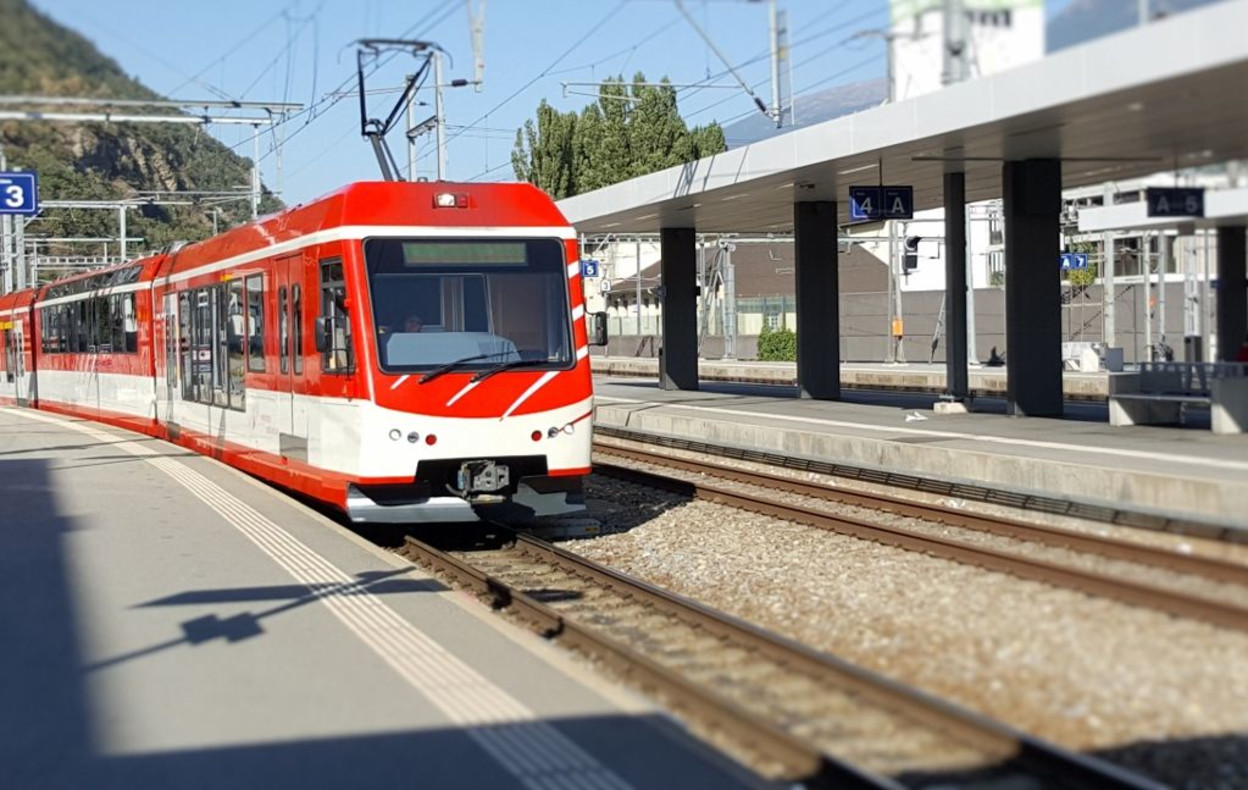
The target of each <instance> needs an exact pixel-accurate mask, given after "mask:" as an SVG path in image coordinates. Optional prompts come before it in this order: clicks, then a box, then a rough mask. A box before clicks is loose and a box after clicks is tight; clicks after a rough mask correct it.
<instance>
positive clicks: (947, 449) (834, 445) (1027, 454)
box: [594, 376, 1248, 541]
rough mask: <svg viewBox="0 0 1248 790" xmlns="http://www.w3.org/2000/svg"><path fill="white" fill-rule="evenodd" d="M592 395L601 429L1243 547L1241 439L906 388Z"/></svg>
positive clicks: (1247, 517)
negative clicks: (810, 462)
mask: <svg viewBox="0 0 1248 790" xmlns="http://www.w3.org/2000/svg"><path fill="white" fill-rule="evenodd" d="M594 392H595V417H594V419H595V423H594V425H595V429H596V430H599V431H601V432H603V433H604V434H607V435H610V434H611V432H612V431H615V432H616V433H617V434H619V433H627V432H629V431H635V432H640V433H642V434H654V435H658V436H662V437H668V438H671V439H676V440H683V441H691V442H703V443H706V444H710V445H719V446H725V447H729V448H737V449H745V450H748V451H759V452H770V453H775V454H778V455H785V456H795V457H800V458H804V459H815V460H816V461H820V462H831V463H836V464H843V465H846V466H852V467H855V468H858V469H864V470H867V472H868V473H869V474H868V475H867V477H866V478H864V479H872V478H874V479H879V478H881V477H883V476H884V475H885V474H898V475H913V476H920V477H922V478H926V479H927V480H931V481H944V483H945V484H947V485H946V489H947V490H953V489H954V488H956V487H959V486H960V487H964V488H967V489H970V488H973V487H981V488H982V487H988V488H990V489H994V490H995V489H1000V490H1002V491H1005V492H1011V493H1012V494H1015V495H1017V496H1014V497H1013V498H1014V499H1017V500H1020V501H1021V500H1023V499H1025V498H1029V497H1034V498H1040V499H1044V500H1062V501H1075V502H1077V503H1081V504H1083V505H1086V507H1084V508H1083V510H1084V511H1085V512H1092V511H1094V510H1099V511H1104V512H1106V513H1108V514H1110V517H1109V518H1106V520H1111V518H1113V519H1117V518H1118V514H1122V513H1124V512H1128V511H1129V512H1130V513H1136V514H1145V515H1147V516H1150V519H1149V520H1150V521H1155V522H1156V523H1157V524H1160V525H1166V526H1163V528H1168V526H1169V525H1179V528H1180V531H1182V529H1188V530H1189V531H1193V532H1202V533H1203V534H1209V533H1217V535H1218V536H1220V537H1224V538H1227V539H1232V540H1240V541H1248V436H1244V435H1215V434H1213V433H1211V432H1210V431H1208V430H1198V429H1194V428H1163V427H1150V426H1135V427H1129V428H1122V427H1120V428H1115V427H1111V426H1109V425H1108V424H1107V423H1106V422H1105V416H1104V414H1105V409H1106V407H1105V406H1104V405H1101V404H1092V403H1082V404H1081V403H1067V406H1066V411H1067V415H1068V417H1070V419H1044V418H1038V417H1024V418H1015V417H1008V416H1006V415H1005V413H1004V408H1005V404H1004V401H1003V400H1001V399H995V400H994V399H991V398H989V399H982V400H981V399H977V400H976V401H975V407H976V408H975V411H974V412H972V413H969V414H936V413H935V412H934V411H933V409H932V407H933V404H934V403H935V402H936V401H937V400H938V398H936V397H934V396H931V395H922V394H916V393H902V392H869V391H853V390H847V391H844V392H843V396H842V400H840V401H815V400H802V399H799V398H798V397H797V392H796V389H795V388H793V387H791V386H762V385H757V384H748V385H747V384H729V383H713V382H705V383H703V385H702V387H701V389H700V390H699V391H679V390H662V389H659V387H658V383H657V381H656V380H655V379H644V378H631V377H629V378H621V377H608V376H596V377H595V381H594ZM928 490H932V491H936V490H940V489H938V488H934V487H932V488H929V489H928ZM1008 499H1009V498H1003V500H1002V501H1008ZM1072 512H1077V511H1072ZM1206 527H1207V528H1208V529H1205V528H1206Z"/></svg>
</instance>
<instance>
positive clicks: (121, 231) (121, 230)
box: [117, 206, 127, 261]
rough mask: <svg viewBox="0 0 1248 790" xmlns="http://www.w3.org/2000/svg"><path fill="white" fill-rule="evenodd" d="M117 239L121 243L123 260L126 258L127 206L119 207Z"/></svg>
mask: <svg viewBox="0 0 1248 790" xmlns="http://www.w3.org/2000/svg"><path fill="white" fill-rule="evenodd" d="M117 229H118V230H117V239H118V241H119V242H120V243H121V260H122V261H125V260H126V254H127V253H126V207H125V206H118V207H117Z"/></svg>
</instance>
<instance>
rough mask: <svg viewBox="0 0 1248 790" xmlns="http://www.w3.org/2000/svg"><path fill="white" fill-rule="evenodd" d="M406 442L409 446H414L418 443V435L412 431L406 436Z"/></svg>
mask: <svg viewBox="0 0 1248 790" xmlns="http://www.w3.org/2000/svg"><path fill="white" fill-rule="evenodd" d="M407 441H408V442H409V443H410V444H416V442H419V441H420V434H418V433H416V432H415V431H412V432H411V433H409V434H408V435H407Z"/></svg>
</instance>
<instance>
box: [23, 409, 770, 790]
mask: <svg viewBox="0 0 1248 790" xmlns="http://www.w3.org/2000/svg"><path fill="white" fill-rule="evenodd" d="M0 502H3V507H0V634H3V640H2V643H0V785H2V786H4V787H13V788H28V787H39V788H84V787H90V788H128V789H133V788H148V787H151V788H184V787H214V788H216V787H273V788H285V787H292V788H294V787H298V788H319V787H333V788H343V787H438V788H442V787H452V788H454V787H464V788H468V787H472V788H481V787H490V788H495V787H500V788H505V787H526V788H533V789H536V788H570V787H578V788H579V787H587V788H602V789H603V790H606V789H608V788H625V787H630V786H631V787H638V788H641V787H647V788H649V787H671V788H689V787H716V788H718V787H748V786H756V783H755V781H754V780H753V779H752V778H751V777H749V776H746V775H745V774H744V773H743V772H741V771H740V770H738V769H737V768H736V767H735V766H734V765H732V764H730V763H728V762H727V761H725V760H724V759H723V758H721V757H720V756H718V755H717V754H715V753H713V752H711V751H710V750H708V749H707V748H705V747H704V746H703V745H702V744H700V743H699V742H697V741H695V740H693V739H691V738H690V737H689V736H688V735H687V734H686V733H685V732H684V731H683V730H681V729H680V728H679V727H677V726H676V725H675V724H674V723H672V721H671V720H670V719H668V718H666V717H664V716H662V715H659V714H658V713H656V712H655V711H654V710H653V709H651V708H650V707H649V706H648V705H646V704H645V703H643V702H641V701H640V700H639V699H638V698H636V697H633V696H632V695H630V694H627V693H624V692H621V691H618V690H616V689H613V688H612V687H610V686H607V685H605V684H602V683H601V682H600V681H598V680H596V679H594V678H593V677H592V676H591V675H590V674H589V673H588V672H587V671H585V670H584V669H582V668H581V667H579V666H578V665H576V664H575V663H574V662H573V661H572V660H571V659H569V658H568V657H567V656H565V655H563V654H561V653H560V652H559V651H558V650H557V649H555V648H553V647H551V646H549V645H547V644H545V643H543V642H542V641H541V640H539V639H538V638H537V637H535V636H531V635H529V634H527V633H524V632H521V631H519V630H516V629H513V628H512V627H511V626H509V625H507V624H505V623H503V622H501V621H500V620H499V618H495V617H492V616H491V615H489V614H488V612H486V610H485V609H484V608H483V607H481V606H480V605H479V604H477V603H476V602H475V601H471V600H469V599H468V598H467V597H466V596H463V595H462V594H460V593H455V592H450V591H447V590H446V589H444V588H443V587H442V586H441V585H440V584H439V583H438V582H437V581H436V580H435V579H433V578H431V577H430V576H428V575H425V574H424V573H422V572H420V571H419V570H416V569H413V568H412V567H411V566H410V565H408V564H407V563H405V562H402V561H400V560H399V559H398V558H396V557H393V556H391V555H389V554H387V553H386V552H385V551H383V550H381V549H379V548H377V547H375V546H373V545H371V544H368V543H367V542H365V541H363V540H362V539H360V538H359V537H358V536H355V535H354V534H352V533H350V532H348V531H347V530H344V529H342V528H341V527H339V526H338V525H336V524H335V523H333V522H332V521H329V520H328V519H326V518H324V517H323V516H321V515H319V514H317V513H314V512H312V511H310V510H309V509H307V508H305V507H303V506H302V505H300V504H298V503H295V502H293V501H291V500H289V499H287V498H286V497H284V496H282V495H280V494H278V493H277V492H275V491H274V490H272V489H270V488H268V487H266V486H263V485H262V484H260V483H257V482H255V481H253V480H251V479H250V478H246V477H244V476H243V475H240V474H238V473H236V472H234V471H233V470H230V469H228V468H226V467H224V466H221V465H219V464H217V463H216V462H215V461H212V460H211V459H208V458H204V457H202V456H198V455H194V454H189V453H187V452H186V451H184V450H182V449H181V448H177V447H174V446H172V445H168V444H165V443H163V442H159V441H156V440H153V439H150V438H147V437H143V436H138V435H136V434H129V433H125V432H122V431H117V430H113V429H107V428H103V427H101V426H98V425H95V424H92V423H86V422H80V421H70V420H64V419H61V418H53V417H49V416H47V415H42V414H39V413H34V412H28V411H17V410H11V409H0Z"/></svg>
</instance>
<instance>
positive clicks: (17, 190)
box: [0, 173, 39, 214]
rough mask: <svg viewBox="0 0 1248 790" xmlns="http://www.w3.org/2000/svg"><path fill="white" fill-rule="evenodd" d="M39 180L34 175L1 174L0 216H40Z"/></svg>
mask: <svg viewBox="0 0 1248 790" xmlns="http://www.w3.org/2000/svg"><path fill="white" fill-rule="evenodd" d="M38 213H39V180H38V178H37V177H36V176H35V174H34V173H0V214H38Z"/></svg>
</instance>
